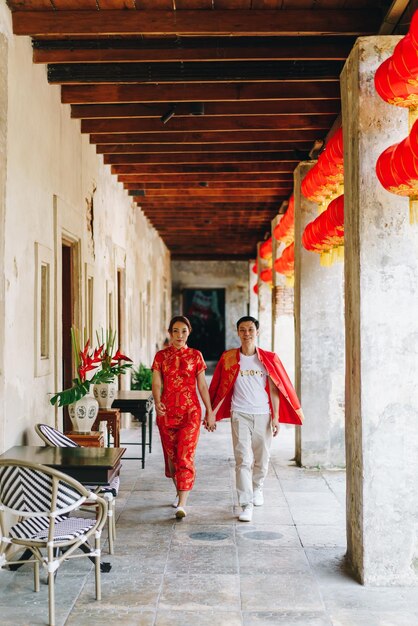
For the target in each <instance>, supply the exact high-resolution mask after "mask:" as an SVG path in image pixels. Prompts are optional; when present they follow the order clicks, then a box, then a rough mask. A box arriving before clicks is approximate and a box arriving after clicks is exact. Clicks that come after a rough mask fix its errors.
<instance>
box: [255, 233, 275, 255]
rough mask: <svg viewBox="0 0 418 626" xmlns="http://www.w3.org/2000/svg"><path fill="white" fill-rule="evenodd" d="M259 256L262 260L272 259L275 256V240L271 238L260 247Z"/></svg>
mask: <svg viewBox="0 0 418 626" xmlns="http://www.w3.org/2000/svg"><path fill="white" fill-rule="evenodd" d="M258 254H259V256H260V258H261V259H270V258H271V256H272V254H273V240H272V238H271V237H269V239H267V240H266V241H263V243H262V244H261V245H260V249H259V253H258Z"/></svg>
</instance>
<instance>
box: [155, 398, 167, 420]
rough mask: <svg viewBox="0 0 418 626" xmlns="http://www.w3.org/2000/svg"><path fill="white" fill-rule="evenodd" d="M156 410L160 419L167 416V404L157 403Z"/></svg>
mask: <svg viewBox="0 0 418 626" xmlns="http://www.w3.org/2000/svg"><path fill="white" fill-rule="evenodd" d="M155 410H156V411H157V415H158V417H163V416H164V415H165V412H166V408H165V404H164V402H161V400H160V402H156V403H155Z"/></svg>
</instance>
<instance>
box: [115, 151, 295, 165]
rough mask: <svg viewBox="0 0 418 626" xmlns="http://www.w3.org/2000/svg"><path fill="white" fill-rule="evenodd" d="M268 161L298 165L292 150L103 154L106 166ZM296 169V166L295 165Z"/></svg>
mask: <svg viewBox="0 0 418 626" xmlns="http://www.w3.org/2000/svg"><path fill="white" fill-rule="evenodd" d="M268 161H273V162H277V161H281V162H283V161H287V162H290V161H293V162H294V163H295V164H297V163H299V161H300V158H298V157H297V156H296V155H295V153H294V152H293V150H286V151H283V152H246V153H244V154H240V153H238V152H223V153H221V154H212V153H208V154H193V153H190V152H187V153H186V154H184V155H180V154H156V155H150V154H105V155H104V156H103V162H104V163H105V164H106V165H119V164H122V163H138V164H139V165H145V164H148V165H151V164H159V163H163V164H165V163H167V164H169V163H176V164H185V163H260V162H268ZM295 167H296V165H295Z"/></svg>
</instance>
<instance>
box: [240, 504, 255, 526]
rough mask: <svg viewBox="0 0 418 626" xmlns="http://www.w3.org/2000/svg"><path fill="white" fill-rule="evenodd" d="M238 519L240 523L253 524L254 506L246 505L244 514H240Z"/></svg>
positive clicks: (243, 510) (243, 508)
mask: <svg viewBox="0 0 418 626" xmlns="http://www.w3.org/2000/svg"><path fill="white" fill-rule="evenodd" d="M238 519H239V521H240V522H251V520H252V519H253V505H252V504H244V506H243V507H242V512H241V513H240V514H239V516H238Z"/></svg>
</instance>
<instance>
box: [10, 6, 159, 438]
mask: <svg viewBox="0 0 418 626" xmlns="http://www.w3.org/2000/svg"><path fill="white" fill-rule="evenodd" d="M0 32H5V33H6V35H7V44H8V62H7V64H8V69H7V75H8V80H7V83H8V107H7V108H8V114H7V184H6V193H5V207H6V208H5V223H4V232H3V236H2V242H3V241H4V247H5V249H4V255H2V257H1V258H2V259H3V258H4V279H5V304H4V316H3V315H2V316H1V319H2V322H4V327H5V341H4V352H5V354H7V355H8V358H7V362H6V363H5V367H4V412H3V411H2V413H1V417H0V420H1V419H4V428H5V433H4V436H3V437H2V438H1V439H0V447H1V448H2V449H6V448H8V447H10V446H12V445H14V444H16V443H22V442H23V441H24V440H28V441H30V442H32V441H33V442H36V438H35V437H34V436H33V424H34V423H36V422H37V421H48V422H50V423H53V421H54V409H53V408H52V407H51V406H50V404H49V401H48V395H47V394H48V393H51V392H53V391H55V390H56V385H57V381H58V380H59V379H60V365H59V362H60V354H59V350H60V341H59V330H58V333H57V335H58V339H57V341H56V351H57V354H54V355H53V360H54V363H55V356H57V359H56V362H57V364H58V365H56V366H54V367H53V368H52V371H50V373H48V374H47V375H44V376H40V377H35V375H34V362H35V350H34V327H35V293H34V278H35V267H34V245H35V242H39V243H41V244H42V245H43V246H45V247H47V248H49V249H50V250H52V252H53V253H54V254H55V257H56V268H57V272H56V276H53V277H52V278H53V279H54V278H56V279H57V283H58V285H59V271H60V259H59V255H60V245H61V228H63V229H65V231H66V232H69V234H71V235H73V236H75V237H76V238H78V239H79V240H80V261H81V264H80V270H81V277H80V278H81V285H80V287H81V290H80V292H81V294H84V278H85V276H84V268H85V264H86V263H88V264H89V265H90V266H91V267H93V274H94V283H95V285H94V327H95V328H99V327H100V326H105V325H106V319H107V318H106V285H108V284H111V283H112V282H113V284H115V283H116V267H117V261H116V258H118V259H119V261H118V262H119V263H120V259H121V258H122V260H123V265H124V267H125V272H126V327H127V330H126V333H125V343H124V349H125V350H126V351H127V352H128V354H129V355H130V356H132V358H133V359H134V361H135V362H138V361H139V360H144V361H146V362H148V361H149V359H150V358H151V354H152V353H153V352H154V351H155V346H156V345H160V344H161V343H162V341H163V337H164V332H163V320H162V317H164V314H165V315H166V316H169V314H170V298H169V297H167V299H166V302H164V303H163V302H161V298H162V294H163V292H164V290H163V285H165V286H166V287H167V285H168V289H169V287H170V263H169V253H168V251H167V248H166V247H165V245H164V243H163V241H162V240H161V238H160V237H159V236H158V234H157V232H156V231H155V230H154V229H153V228H152V227H151V226H150V225H149V223H148V221H147V220H146V219H145V217H144V216H143V214H142V212H141V211H140V209H138V207H136V206H134V205H133V203H132V202H131V200H130V198H129V196H128V195H127V192H125V191H124V190H123V188H122V185H120V184H118V183H117V181H116V178H115V177H112V176H111V175H110V168H109V166H104V165H103V163H102V157H98V156H97V155H96V153H95V148H94V146H91V145H90V144H89V141H88V137H87V136H83V135H81V133H80V123H79V121H78V120H72V119H71V118H70V107H69V106H67V105H62V104H61V103H60V88H59V87H57V86H50V85H48V83H47V78H46V68H45V66H35V65H33V64H32V48H31V42H30V39H29V38H26V37H19V38H18V37H13V36H12V35H11V27H10V13H9V11H8V10H7V9H5V7H3V6H1V7H0ZM0 43H1V42H0ZM0 80H1V68H0ZM2 91H3V92H4V90H2V89H1V87H0V94H1V93H2ZM3 108H4V107H3V105H2V100H1V95H0V112H3ZM0 123H1V122H0ZM0 150H1V133H0ZM0 167H1V166H0ZM94 188H96V191H95V193H94V194H93V197H94V223H93V224H94V254H93V249H92V246H91V240H90V235H89V233H88V231H87V219H86V198H90V197H91V195H92V193H93V189H94ZM0 218H1V169H0ZM0 252H1V247H0ZM148 281H149V282H150V283H151V285H152V289H151V292H152V294H153V301H152V302H147V306H148V307H149V317H150V320H152V322H150V324H149V332H148V333H147V336H146V338H145V339H144V340H142V341H141V338H140V319H139V293H140V292H142V293H143V294H145V296H146V291H147V283H148ZM59 300H60V294H59V293H58V291H56V292H55V293H54V301H55V307H56V308H55V316H56V318H57V322H58V324H59V323H60V321H59V313H60V309H59V306H60V305H59ZM83 306H84V305H83V301H81V302H80V321H81V322H82V323H84V322H85V316H84V308H83ZM0 314H1V312H0ZM0 357H1V353H0ZM0 393H1V390H0ZM3 416H4V417H3ZM0 433H1V431H0Z"/></svg>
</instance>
